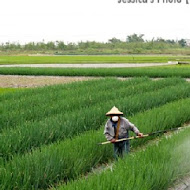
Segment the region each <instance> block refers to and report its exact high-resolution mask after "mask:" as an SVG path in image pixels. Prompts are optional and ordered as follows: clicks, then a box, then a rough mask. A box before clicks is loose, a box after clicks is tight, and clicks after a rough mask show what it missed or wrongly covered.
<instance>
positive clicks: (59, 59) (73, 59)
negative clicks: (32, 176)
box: [0, 55, 190, 64]
mask: <svg viewBox="0 0 190 190" xmlns="http://www.w3.org/2000/svg"><path fill="white" fill-rule="evenodd" d="M178 60H180V61H190V57H189V56H135V55H134V56H0V64H49V63H59V64H60V63H65V64H67V63H72V64H74V63H83V64H84V63H166V62H168V61H178Z"/></svg>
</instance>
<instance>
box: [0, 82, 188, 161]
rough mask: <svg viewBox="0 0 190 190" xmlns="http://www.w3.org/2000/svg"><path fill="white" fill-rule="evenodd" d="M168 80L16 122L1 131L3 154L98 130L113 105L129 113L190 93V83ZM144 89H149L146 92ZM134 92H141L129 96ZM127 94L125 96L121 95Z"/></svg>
mask: <svg viewBox="0 0 190 190" xmlns="http://www.w3.org/2000/svg"><path fill="white" fill-rule="evenodd" d="M166 81H167V80H163V81H157V82H153V81H150V82H147V83H143V84H140V85H138V86H132V87H128V88H127V89H124V91H118V92H119V93H118V94H119V96H118V95H117V98H115V99H113V100H110V101H107V102H102V103H99V104H95V105H94V106H91V107H89V108H86V109H83V108H82V109H79V110H75V111H73V112H67V113H65V114H59V115H56V116H53V117H49V118H46V119H44V120H41V121H40V122H38V121H36V122H30V123H27V124H25V125H20V126H17V127H16V128H15V129H11V130H10V129H7V130H3V131H2V133H1V134H0V153H1V155H0V156H1V157H3V158H4V159H6V160H7V159H10V158H11V157H12V156H13V155H14V154H17V153H19V154H21V153H23V152H25V151H29V150H30V149H31V148H34V147H39V146H41V145H42V144H49V143H52V142H55V141H57V140H63V139H65V138H72V137H73V136H75V135H79V134H80V133H83V132H85V131H88V130H94V129H95V130H96V129H98V128H99V127H100V126H101V125H102V123H103V122H104V121H105V113H106V112H107V110H109V109H110V105H117V106H119V107H120V108H121V109H122V110H123V111H124V112H127V115H128V116H130V115H134V114H135V113H137V112H139V111H144V110H147V109H150V108H153V107H156V106H160V105H163V104H165V103H167V102H170V101H174V100H177V99H181V98H186V97H189V96H190V85H189V84H187V83H184V84H178V85H175V86H168V87H166V86H167V85H169V83H168V84H167V82H166ZM163 86H165V88H163ZM156 90H157V91H156ZM144 91H146V93H143V92H144ZM152 91H153V92H152ZM131 94H138V95H132V96H129V95H131ZM124 95H125V96H126V97H125V98H122V97H124Z"/></svg>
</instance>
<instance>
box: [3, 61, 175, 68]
mask: <svg viewBox="0 0 190 190" xmlns="http://www.w3.org/2000/svg"><path fill="white" fill-rule="evenodd" d="M176 64H177V62H168V63H117V64H115V63H99V64H19V65H18V64H15V65H0V67H38V68H40V67H41V68H45V67H51V68H127V67H150V66H151V67H152V66H153V67H154V66H164V65H176Z"/></svg>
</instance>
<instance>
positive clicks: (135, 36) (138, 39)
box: [126, 34, 144, 43]
mask: <svg viewBox="0 0 190 190" xmlns="http://www.w3.org/2000/svg"><path fill="white" fill-rule="evenodd" d="M143 36H144V34H139V35H138V34H132V35H129V36H127V39H126V41H127V42H129V43H131V42H144V39H143Z"/></svg>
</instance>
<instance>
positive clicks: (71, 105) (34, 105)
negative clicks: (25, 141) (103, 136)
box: [0, 78, 182, 129]
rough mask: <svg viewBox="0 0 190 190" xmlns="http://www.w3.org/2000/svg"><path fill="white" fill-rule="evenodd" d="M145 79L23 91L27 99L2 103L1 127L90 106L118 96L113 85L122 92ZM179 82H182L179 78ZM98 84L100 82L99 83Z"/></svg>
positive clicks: (104, 81)
mask: <svg viewBox="0 0 190 190" xmlns="http://www.w3.org/2000/svg"><path fill="white" fill-rule="evenodd" d="M145 81H148V79H140V78H139V79H135V80H129V81H118V80H113V79H110V80H107V81H106V80H104V79H103V80H100V81H98V83H96V86H95V85H94V83H95V82H94V81H93V82H92V84H91V83H87V84H89V85H86V87H85V88H77V89H76V88H71V89H70V90H64V87H63V90H62V91H61V90H60V89H59V87H60V86H57V90H49V91H48V93H47V91H46V89H45V90H44V92H43V93H40V94H38V95H33V96H31V95H29V94H28V92H27V93H26V92H25V93H23V94H24V95H23V96H24V97H23V98H22V96H21V97H20V98H19V99H18V98H16V99H13V100H7V101H3V102H1V110H2V111H1V120H0V125H1V129H2V128H9V127H13V126H15V125H18V124H23V123H24V122H26V121H27V122H28V121H34V120H35V121H36V120H40V119H43V118H45V117H49V116H50V115H56V114H60V113H62V114H63V113H65V112H67V111H70V110H74V109H79V108H84V107H88V106H91V105H93V104H97V103H99V102H101V101H106V100H107V99H109V98H116V94H115V93H113V90H112V88H111V87H113V88H116V89H118V91H119V90H120V89H127V88H128V87H130V88H132V86H133V85H135V84H136V85H137V84H140V83H142V82H145ZM179 82H182V81H180V80H179ZM98 84H100V85H99V86H98ZM79 86H80V85H79ZM82 86H84V85H82ZM71 87H72V85H71ZM101 89H104V91H101ZM97 92H98V93H97ZM113 96H114V97H113Z"/></svg>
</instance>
